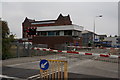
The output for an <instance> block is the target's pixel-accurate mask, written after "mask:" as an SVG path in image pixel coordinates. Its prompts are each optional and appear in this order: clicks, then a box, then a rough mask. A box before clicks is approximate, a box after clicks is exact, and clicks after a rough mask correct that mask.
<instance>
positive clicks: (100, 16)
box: [93, 15, 102, 46]
mask: <svg viewBox="0 0 120 80" xmlns="http://www.w3.org/2000/svg"><path fill="white" fill-rule="evenodd" d="M98 17H99V18H102V15H99V16H95V18H94V28H93V32H94V36H93V44H94V42H95V20H96V18H98ZM94 46H95V44H94Z"/></svg>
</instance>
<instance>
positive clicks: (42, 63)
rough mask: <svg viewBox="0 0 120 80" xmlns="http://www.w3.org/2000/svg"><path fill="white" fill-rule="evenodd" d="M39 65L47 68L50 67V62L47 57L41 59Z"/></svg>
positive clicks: (43, 68) (44, 68)
mask: <svg viewBox="0 0 120 80" xmlns="http://www.w3.org/2000/svg"><path fill="white" fill-rule="evenodd" d="M39 65H40V68H41V69H42V70H47V69H48V68H49V62H48V61H47V60H45V59H43V60H41V61H40V64H39Z"/></svg>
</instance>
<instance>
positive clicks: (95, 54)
mask: <svg viewBox="0 0 120 80" xmlns="http://www.w3.org/2000/svg"><path fill="white" fill-rule="evenodd" d="M32 49H33V50H42V51H52V52H62V53H71V54H79V55H91V56H97V57H106V58H117V59H118V58H120V56H118V55H109V53H108V54H97V53H89V52H76V51H61V50H53V49H46V48H37V47H34V48H32Z"/></svg>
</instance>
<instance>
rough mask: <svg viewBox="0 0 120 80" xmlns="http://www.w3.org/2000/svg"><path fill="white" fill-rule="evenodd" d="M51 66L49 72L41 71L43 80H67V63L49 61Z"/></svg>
mask: <svg viewBox="0 0 120 80" xmlns="http://www.w3.org/2000/svg"><path fill="white" fill-rule="evenodd" d="M48 62H49V64H50V66H49V68H48V70H42V69H40V78H41V79H43V80H56V79H57V80H67V78H68V71H67V61H62V60H48Z"/></svg>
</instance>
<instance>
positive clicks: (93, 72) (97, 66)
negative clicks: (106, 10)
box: [1, 54, 118, 80]
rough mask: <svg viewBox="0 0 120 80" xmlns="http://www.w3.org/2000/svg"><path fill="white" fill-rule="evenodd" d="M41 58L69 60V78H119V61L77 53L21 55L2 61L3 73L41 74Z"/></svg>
mask: <svg viewBox="0 0 120 80" xmlns="http://www.w3.org/2000/svg"><path fill="white" fill-rule="evenodd" d="M41 58H46V59H59V60H66V61H68V72H69V78H70V79H72V78H74V79H84V78H85V79H86V78H92V79H93V78H101V79H103V80H104V78H106V80H107V79H115V80H116V79H117V78H118V63H111V62H103V61H96V60H93V59H91V58H93V57H91V56H90V58H83V59H81V57H77V55H66V54H65V55H64V54H63V55H61V54H57V55H46V56H33V57H21V58H14V59H8V60H3V61H2V64H3V65H2V66H1V67H2V72H3V73H2V75H5V76H9V77H14V78H16V79H17V78H18V79H21V80H23V79H25V80H26V79H27V78H28V77H31V76H34V75H36V74H39V73H40V72H39V69H40V68H39V61H40V59H41Z"/></svg>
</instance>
